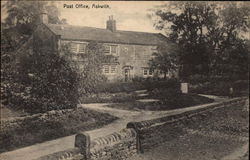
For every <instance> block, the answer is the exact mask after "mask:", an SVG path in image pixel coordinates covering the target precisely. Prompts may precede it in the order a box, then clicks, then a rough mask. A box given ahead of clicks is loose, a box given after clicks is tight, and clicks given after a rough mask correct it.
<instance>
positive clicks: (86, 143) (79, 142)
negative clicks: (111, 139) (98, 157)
mask: <svg viewBox="0 0 250 160" xmlns="http://www.w3.org/2000/svg"><path fill="white" fill-rule="evenodd" d="M75 147H77V148H80V152H81V154H82V155H83V157H84V160H89V159H90V136H89V134H87V133H84V132H83V133H78V134H77V135H76V137H75Z"/></svg>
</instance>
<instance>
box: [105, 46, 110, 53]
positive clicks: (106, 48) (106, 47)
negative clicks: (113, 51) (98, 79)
mask: <svg viewBox="0 0 250 160" xmlns="http://www.w3.org/2000/svg"><path fill="white" fill-rule="evenodd" d="M104 53H106V54H107V53H108V54H109V53H110V46H107V45H106V46H104Z"/></svg>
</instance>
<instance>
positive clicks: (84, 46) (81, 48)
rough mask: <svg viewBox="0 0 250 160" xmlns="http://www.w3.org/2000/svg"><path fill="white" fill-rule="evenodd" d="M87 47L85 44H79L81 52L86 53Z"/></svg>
mask: <svg viewBox="0 0 250 160" xmlns="http://www.w3.org/2000/svg"><path fill="white" fill-rule="evenodd" d="M85 48H86V45H85V44H79V53H85Z"/></svg>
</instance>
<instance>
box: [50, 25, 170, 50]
mask: <svg viewBox="0 0 250 160" xmlns="http://www.w3.org/2000/svg"><path fill="white" fill-rule="evenodd" d="M45 25H46V26H47V27H48V28H49V29H50V30H51V31H52V32H53V33H55V34H56V35H60V36H61V39H65V40H79V41H84V40H85V41H98V42H106V43H125V44H142V45H157V44H159V43H164V42H166V41H168V39H167V38H166V37H165V36H164V35H162V34H160V33H147V32H134V31H120V30H117V31H115V32H112V31H110V30H107V29H100V28H94V27H83V26H72V25H59V24H45Z"/></svg>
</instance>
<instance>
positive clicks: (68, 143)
mask: <svg viewBox="0 0 250 160" xmlns="http://www.w3.org/2000/svg"><path fill="white" fill-rule="evenodd" d="M215 103H216V102H215ZM106 105H110V104H107V103H94V104H81V105H79V106H78V107H83V108H87V109H91V110H96V111H99V112H103V113H109V114H111V115H114V116H116V117H119V119H118V120H116V121H114V122H113V123H111V124H108V125H105V126H104V127H102V128H100V129H95V130H91V131H87V133H88V134H89V135H90V137H91V139H94V138H97V137H100V136H105V135H108V134H111V133H113V132H116V131H119V130H121V129H122V128H124V127H126V125H127V123H128V122H131V121H143V120H149V119H155V118H159V117H163V116H167V115H174V114H179V113H182V112H186V111H190V110H196V109H199V108H205V107H207V106H208V104H204V105H198V106H193V107H187V108H182V109H176V110H170V111H143V110H140V111H128V110H121V109H115V108H109V107H106ZM74 139H75V135H71V136H67V137H63V138H58V139H55V140H51V141H46V142H43V143H38V144H35V145H32V146H28V147H24V148H21V149H17V150H14V151H10V152H4V153H2V154H0V159H1V160H33V159H37V158H39V157H41V156H45V155H48V154H52V153H55V152H59V151H63V150H67V149H71V148H73V147H74V141H75V140H74Z"/></svg>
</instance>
